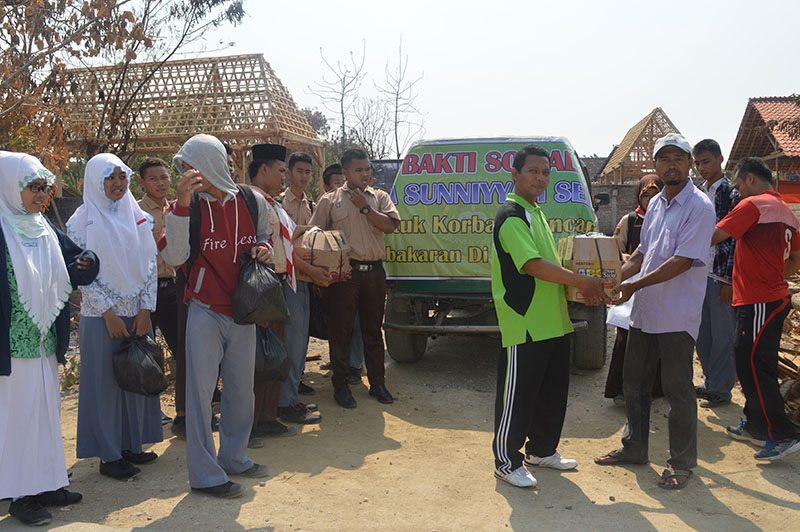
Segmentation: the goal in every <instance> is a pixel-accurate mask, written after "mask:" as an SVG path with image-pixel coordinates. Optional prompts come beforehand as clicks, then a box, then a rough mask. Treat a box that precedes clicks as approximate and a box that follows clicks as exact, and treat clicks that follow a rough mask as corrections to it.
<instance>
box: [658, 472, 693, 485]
mask: <svg viewBox="0 0 800 532" xmlns="http://www.w3.org/2000/svg"><path fill="white" fill-rule="evenodd" d="M673 478H674V479H675V483H671V482H670V481H671V480H672V479H673ZM690 478H692V472H691V471H684V470H682V469H672V468H671V467H670V468H669V469H665V470H664V472H663V473H661V480H659V481H658V487H659V488H664V489H665V490H679V489H681V488H684V487H686V484H687V483H688V482H689V479H690Z"/></svg>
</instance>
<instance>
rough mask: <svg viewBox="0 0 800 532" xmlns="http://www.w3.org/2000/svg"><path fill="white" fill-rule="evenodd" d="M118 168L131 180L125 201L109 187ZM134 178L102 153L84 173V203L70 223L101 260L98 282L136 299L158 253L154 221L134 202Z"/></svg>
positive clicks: (120, 295)
mask: <svg viewBox="0 0 800 532" xmlns="http://www.w3.org/2000/svg"><path fill="white" fill-rule="evenodd" d="M117 168H121V169H122V171H124V172H125V174H126V175H127V176H128V190H126V191H125V195H124V196H122V199H119V200H117V201H112V200H111V199H109V198H108V196H106V193H105V191H104V188H103V187H104V182H105V179H106V178H107V177H108V176H109V175H111V173H112V172H114V170H115V169H117ZM131 175H133V170H131V169H130V168H128V167H127V166H126V165H125V163H123V162H122V161H121V160H120V159H119V158H118V157H117V156H116V155H112V154H110V153H101V154H100V155H95V156H94V157H92V158H91V159H89V162H88V163H86V170H85V171H84V174H83V205H81V206H80V207H78V210H76V211H75V214H73V215H72V217H71V218H70V219H69V221H68V222H67V228H68V229H69V232H70V235H74V236H75V237H76V240H77V241H78V244H80V245H81V246H82V247H84V248H85V249H91V250H92V251H94V252H95V253H96V254H97V256H98V258H99V259H100V273H99V274H98V275H97V279H96V282H97V283H98V284H99V285H100V286H102V287H103V288H104V289H105V290H107V291H108V292H110V293H111V294H113V295H115V296H116V297H118V298H120V299H133V298H134V297H136V296H138V295H139V294H140V293H141V291H142V290H143V289H144V288H145V284H146V282H147V278H148V277H149V275H150V272H151V271H152V269H153V268H154V267H155V263H156V257H157V255H158V250H157V249H156V243H155V240H154V239H153V232H152V230H153V217H152V216H150V215H149V214H147V213H145V212H144V211H142V209H141V208H139V205H138V204H137V203H136V200H135V199H134V198H133V194H131V190H130V183H131Z"/></svg>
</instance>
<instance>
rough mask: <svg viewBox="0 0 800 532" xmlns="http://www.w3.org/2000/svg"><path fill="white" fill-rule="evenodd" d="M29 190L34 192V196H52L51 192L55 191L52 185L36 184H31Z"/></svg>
mask: <svg viewBox="0 0 800 532" xmlns="http://www.w3.org/2000/svg"><path fill="white" fill-rule="evenodd" d="M25 188H27V189H28V190H30V191H31V192H33V193H34V194H38V193H42V194H50V191H51V190H53V186H52V185H38V184H36V183H31V184H29V185H28V186H27V187H25Z"/></svg>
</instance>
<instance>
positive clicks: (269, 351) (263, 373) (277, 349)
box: [254, 327, 289, 382]
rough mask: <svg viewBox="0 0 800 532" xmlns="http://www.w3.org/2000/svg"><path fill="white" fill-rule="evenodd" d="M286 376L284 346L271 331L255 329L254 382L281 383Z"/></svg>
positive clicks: (287, 367) (286, 361)
mask: <svg viewBox="0 0 800 532" xmlns="http://www.w3.org/2000/svg"><path fill="white" fill-rule="evenodd" d="M288 374H289V353H288V352H287V351H286V344H285V343H284V342H283V340H281V338H280V337H279V336H278V335H277V334H275V333H274V332H273V331H272V330H271V329H268V328H264V327H256V371H255V378H254V380H255V382H263V381H282V380H284V379H285V378H286V375H288Z"/></svg>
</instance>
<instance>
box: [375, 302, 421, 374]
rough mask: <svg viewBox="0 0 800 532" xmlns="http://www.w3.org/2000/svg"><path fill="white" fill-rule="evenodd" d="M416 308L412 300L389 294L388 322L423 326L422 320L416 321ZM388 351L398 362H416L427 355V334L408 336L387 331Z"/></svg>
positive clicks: (387, 305) (387, 304) (387, 303)
mask: <svg viewBox="0 0 800 532" xmlns="http://www.w3.org/2000/svg"><path fill="white" fill-rule="evenodd" d="M414 314H415V312H414V307H413V305H412V303H411V300H410V299H408V298H405V297H396V296H394V295H392V293H391V292H390V293H389V297H388V298H387V300H386V321H387V322H389V323H397V324H398V325H412V324H417V325H419V324H422V319H418V320H415V319H414V318H415V316H414ZM384 336H385V338H386V349H387V350H388V351H389V356H390V357H392V360H395V361H397V362H416V361H417V360H419V359H420V358H422V355H424V354H425V348H426V347H427V345H428V335H426V334H406V333H397V332H393V331H385V333H384Z"/></svg>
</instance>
